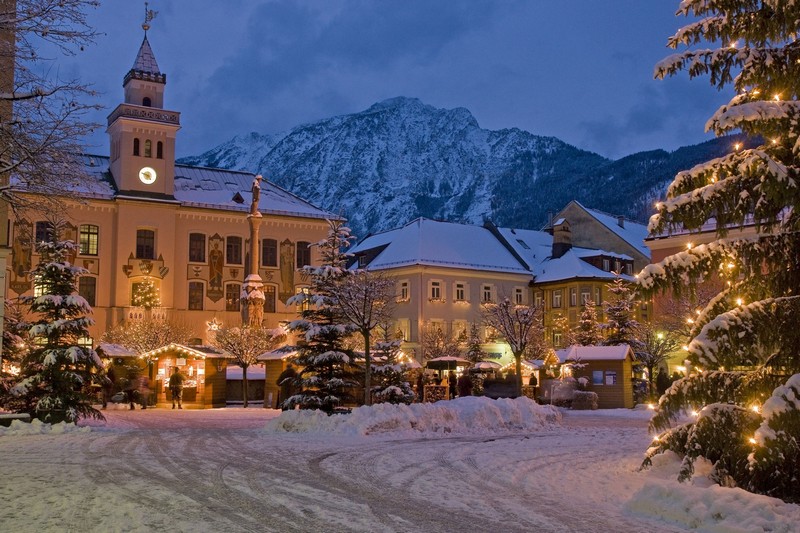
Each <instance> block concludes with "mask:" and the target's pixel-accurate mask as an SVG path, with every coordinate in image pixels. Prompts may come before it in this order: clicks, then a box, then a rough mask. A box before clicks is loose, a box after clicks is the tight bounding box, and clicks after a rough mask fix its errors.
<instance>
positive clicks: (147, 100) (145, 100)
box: [142, 96, 153, 107]
mask: <svg viewBox="0 0 800 533" xmlns="http://www.w3.org/2000/svg"><path fill="white" fill-rule="evenodd" d="M142 105H143V106H145V107H150V106H152V105H153V104H152V103H151V102H150V97H149V96H145V97H144V98H142Z"/></svg>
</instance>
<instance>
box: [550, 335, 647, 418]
mask: <svg viewBox="0 0 800 533" xmlns="http://www.w3.org/2000/svg"><path fill="white" fill-rule="evenodd" d="M556 355H557V356H558V358H559V360H560V361H561V362H562V363H563V364H564V365H565V366H570V367H571V374H572V377H574V378H575V379H580V378H582V377H583V378H586V379H587V380H588V385H587V390H589V391H592V392H595V393H596V394H597V405H598V407H599V408H600V409H616V408H628V409H630V408H632V407H633V364H634V355H633V350H631V347H630V346H628V345H627V344H621V345H619V346H578V345H575V346H570V347H569V348H565V349H563V350H557V351H556ZM575 363H578V364H575Z"/></svg>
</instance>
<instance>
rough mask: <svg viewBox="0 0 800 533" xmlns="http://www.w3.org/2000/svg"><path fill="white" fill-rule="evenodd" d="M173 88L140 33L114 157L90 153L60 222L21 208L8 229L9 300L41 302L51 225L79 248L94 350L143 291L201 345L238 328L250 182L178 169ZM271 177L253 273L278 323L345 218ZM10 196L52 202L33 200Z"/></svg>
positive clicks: (139, 309) (115, 122)
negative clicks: (42, 245)
mask: <svg viewBox="0 0 800 533" xmlns="http://www.w3.org/2000/svg"><path fill="white" fill-rule="evenodd" d="M166 83H167V76H166V74H164V73H163V72H162V71H161V69H160V68H159V66H158V63H157V61H156V58H155V55H154V53H153V50H152V48H151V46H150V43H149V41H148V39H147V34H146V33H145V37H144V40H143V42H142V44H141V47H140V48H139V52H138V54H137V55H136V60H135V61H134V64H133V67H132V68H131V69H130V70H129V71H128V72H127V74H125V76H124V79H123V88H124V101H123V102H122V103H121V104H119V105H118V106H117V107H116V109H114V110H113V111H112V112H111V114H110V115H109V116H108V129H107V133H108V137H109V143H110V151H109V156H84V157H83V161H84V165H85V170H86V172H85V176H81V177H80V178H79V179H77V180H75V181H76V183H74V184H71V183H65V184H64V190H65V196H64V198H62V199H60V200H61V201H60V202H59V205H61V206H64V209H63V214H60V215H55V216H54V215H53V210H52V209H47V210H40V211H36V210H26V211H21V212H19V213H17V214H16V216H15V217H13V218H12V221H11V223H10V231H9V236H10V246H11V248H12V253H11V257H10V259H9V261H8V266H7V270H6V289H7V294H8V297H10V298H15V297H18V296H23V295H34V294H36V291H37V286H36V280H34V279H31V277H30V275H29V272H30V271H31V269H32V267H33V266H34V265H36V263H37V261H38V256H37V253H36V245H35V243H36V242H39V241H41V240H46V239H49V238H52V237H51V234H52V231H51V228H52V226H53V223H54V222H55V220H54V219H55V218H57V217H58V218H60V219H61V221H63V222H64V223H66V231H65V234H62V235H61V238H66V239H70V240H74V241H75V242H76V243H78V244H79V249H78V250H77V254H76V256H75V257H74V258H73V261H74V263H75V264H76V265H78V266H82V267H84V268H86V269H87V270H88V275H85V276H82V277H81V278H80V281H79V283H80V286H79V293H80V294H81V295H82V296H83V297H85V298H86V299H87V300H88V302H89V304H90V305H91V306H92V307H93V309H94V319H95V322H96V323H95V325H94V326H93V327H92V328H90V333H91V336H92V338H91V339H85V340H84V342H86V343H87V344H89V343H93V344H96V343H97V341H98V340H99V338H100V336H101V335H102V334H103V333H104V332H105V331H107V330H109V329H111V328H113V327H114V326H116V325H118V324H120V323H122V322H124V321H128V320H134V319H136V318H138V317H140V316H142V315H143V314H144V313H145V309H144V308H143V305H142V303H141V301H139V300H140V298H139V299H138V300H137V294H139V295H141V294H143V293H149V295H150V296H151V297H154V298H155V299H156V302H155V304H153V302H151V303H150V304H148V305H147V309H146V311H147V312H148V313H157V314H160V315H161V316H163V317H164V318H166V319H168V320H174V321H176V322H180V323H184V324H187V325H189V326H190V327H192V328H193V329H194V335H195V336H196V340H195V342H197V343H205V342H207V341H208V333H209V332H208V326H207V324H211V325H212V329H213V325H216V324H226V325H238V324H241V321H242V318H241V314H240V308H241V301H240V294H241V289H242V285H243V283H244V282H245V278H246V276H247V275H248V274H251V272H248V270H249V268H248V265H249V264H250V260H249V250H250V244H249V241H248V237H249V235H250V227H249V223H248V215H249V214H250V212H251V202H252V201H253V190H254V189H253V183H254V179H255V176H254V175H253V174H250V173H247V172H237V171H228V170H220V169H211V168H202V167H194V166H187V165H181V164H177V163H176V162H175V145H176V142H177V137H178V131H179V129H180V113H179V112H178V111H173V110H170V109H169V108H167V107H166V106H165V88H166ZM268 178H269V177H268V176H265V179H264V182H263V183H262V184H261V188H260V195H259V196H258V197H257V198H258V201H257V211H258V213H260V214H261V217H260V220H261V222H260V226H259V235H260V239H259V240H260V242H259V243H258V255H259V260H258V272H257V274H258V275H259V276H260V277H261V279H262V280H263V282H264V288H263V292H264V295H265V299H266V301H265V304H264V324H265V325H266V326H267V327H277V326H278V324H279V323H280V322H281V321H283V320H288V319H292V318H294V317H295V316H296V309H295V307H294V306H287V305H285V303H284V302H286V300H287V299H288V298H289V297H290V296H291V295H293V294H295V293H296V292H297V291H302V290H304V288H305V287H307V286H308V284H309V280H308V279H306V277H305V275H304V274H303V273H302V272H301V270H300V269H301V268H302V267H303V266H304V265H308V264H312V263H314V262H316V261H317V259H318V258H317V257H316V255H317V252H316V250H315V248H314V247H313V246H310V243H314V242H318V241H319V240H321V239H323V238H324V237H325V235H326V234H327V230H328V222H327V220H330V219H336V218H338V217H337V216H335V215H333V214H332V213H329V212H326V211H324V210H322V209H320V208H318V207H316V206H314V205H312V204H310V203H309V202H306V201H305V200H303V199H301V198H299V197H297V196H295V195H294V194H292V193H290V192H288V191H286V190H284V189H281V188H280V187H278V186H276V185H275V184H273V183H270V182H269V180H268ZM12 185H13V183H12ZM15 192H16V193H17V194H19V195H20V196H21V197H27V199H28V200H32V202H29V203H33V204H36V203H39V204H40V205H45V202H43V201H42V202H37V198H36V196H35V195H34V194H32V193H28V192H26V191H25V190H16V191H15Z"/></svg>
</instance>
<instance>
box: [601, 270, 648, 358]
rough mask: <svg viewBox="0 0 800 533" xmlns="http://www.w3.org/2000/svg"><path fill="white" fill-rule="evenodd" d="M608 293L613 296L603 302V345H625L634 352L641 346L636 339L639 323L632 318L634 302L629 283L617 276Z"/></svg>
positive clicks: (609, 286)
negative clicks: (604, 335) (604, 333)
mask: <svg viewBox="0 0 800 533" xmlns="http://www.w3.org/2000/svg"><path fill="white" fill-rule="evenodd" d="M608 292H610V293H611V294H613V295H614V296H613V297H612V298H610V299H609V300H606V301H605V302H603V311H604V312H605V315H606V320H607V322H606V323H605V324H604V325H603V329H605V331H606V332H607V334H606V338H605V341H604V343H605V344H606V345H607V346H616V345H619V344H627V345H629V346H630V347H631V348H632V349H633V350H636V349H637V348H638V347H639V345H640V344H641V343H640V341H639V339H638V338H637V334H638V332H637V330H638V328H639V322H637V321H636V319H635V318H634V311H635V309H636V300H635V294H634V291H633V288H632V287H631V285H630V283H628V282H627V281H625V280H624V279H622V278H621V277H619V276H617V277H616V278H615V279H614V281H613V282H611V283H609V284H608Z"/></svg>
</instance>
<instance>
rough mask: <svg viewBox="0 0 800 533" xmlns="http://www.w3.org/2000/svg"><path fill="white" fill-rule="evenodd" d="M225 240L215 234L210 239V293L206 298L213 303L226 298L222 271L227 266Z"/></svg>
mask: <svg viewBox="0 0 800 533" xmlns="http://www.w3.org/2000/svg"><path fill="white" fill-rule="evenodd" d="M224 249H225V239H223V238H222V237H221V236H220V234H219V233H215V234H214V235H212V236H211V237H210V238H209V239H208V292H207V293H206V296H207V297H208V299H209V300H211V301H212V302H217V301H219V300H220V299H221V298H222V297H223V296H225V288H224V286H223V283H222V279H223V276H222V269H223V267H224V265H225V252H224Z"/></svg>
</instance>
